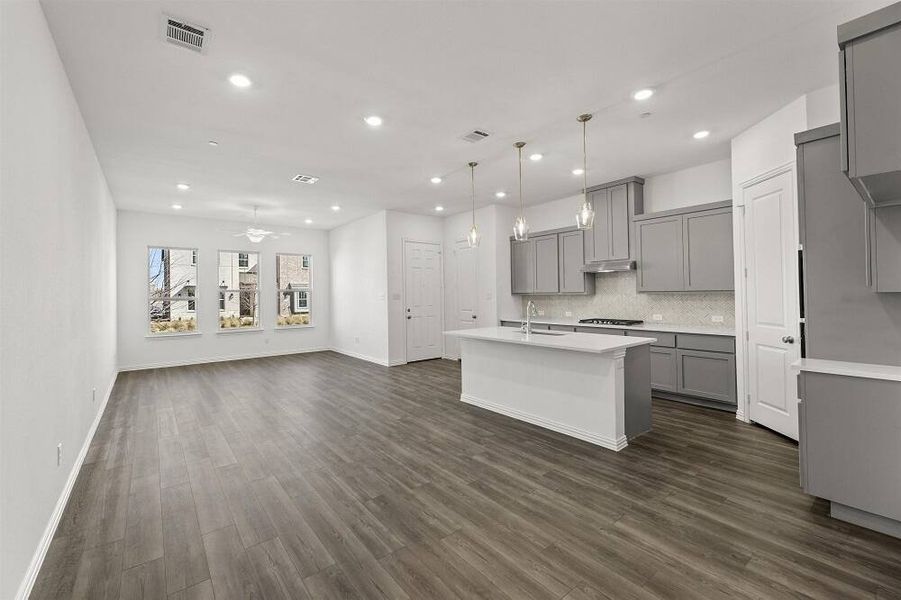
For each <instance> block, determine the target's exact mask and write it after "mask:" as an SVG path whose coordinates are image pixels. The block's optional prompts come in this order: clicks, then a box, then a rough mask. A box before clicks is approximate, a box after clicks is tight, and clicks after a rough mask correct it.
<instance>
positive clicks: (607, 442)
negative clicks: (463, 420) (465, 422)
mask: <svg viewBox="0 0 901 600" xmlns="http://www.w3.org/2000/svg"><path fill="white" fill-rule="evenodd" d="M444 333H445V335H447V336H453V337H456V338H459V340H460V352H461V360H462V374H463V382H462V391H461V394H460V400H462V401H463V402H466V403H468V404H473V405H476V406H480V407H482V408H485V409H488V410H491V411H493V412H497V413H501V414H504V415H507V416H509V417H512V418H514V419H519V420H521V421H526V422H529V423H532V424H534V425H538V426H540V427H545V428H547V429H551V430H553V431H557V432H559V433H563V434H566V435H570V436H572V437H575V438H579V439H581V440H584V441H587V442H591V443H593V444H597V445H598V446H602V447H604V448H608V449H610V450H617V451H618V450H622V449H623V448H625V447H626V446H627V445H628V440H629V439H630V438H634V437H635V436H637V435H640V434H642V433H644V432H646V431H649V430H650V429H651V375H650V354H649V346H650V344H651V343H652V342H654V341H655V340H654V338H644V337H634V336H629V337H626V336H622V335H604V334H596V333H570V332H557V331H533V332H532V333H530V334H526V333H523V332H520V331H519V330H518V329H513V328H510V327H485V328H480V329H463V330H458V331H446V332H444Z"/></svg>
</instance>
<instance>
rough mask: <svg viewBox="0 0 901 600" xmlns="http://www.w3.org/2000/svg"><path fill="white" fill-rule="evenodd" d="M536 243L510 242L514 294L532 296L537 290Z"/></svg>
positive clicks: (530, 241)
mask: <svg viewBox="0 0 901 600" xmlns="http://www.w3.org/2000/svg"><path fill="white" fill-rule="evenodd" d="M533 253H534V243H533V241H532V240H526V241H524V242H517V241H515V240H514V241H511V242H510V275H511V278H512V279H511V290H512V292H513V293H514V294H531V293H532V292H533V291H534V288H535V260H534V254H533Z"/></svg>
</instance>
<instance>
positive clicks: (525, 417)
mask: <svg viewBox="0 0 901 600" xmlns="http://www.w3.org/2000/svg"><path fill="white" fill-rule="evenodd" d="M460 400H461V401H462V402H465V403H466V404H472V405H473V406H478V407H480V408H484V409H486V410H490V411H491V412H496V413H500V414H502V415H505V416H508V417H512V418H514V419H517V420H519V421H525V422H526V423H531V424H532V425H538V426H539V427H544V428H545V429H550V430H551V431H556V432H557V433H562V434H564V435H568V436H571V437H574V438H578V439H580V440H582V441H585V442H589V443H592V444H595V445H597V446H601V447H602V448H607V449H608V450H615V451H617V452H619V451H620V450H622V449H623V448H625V447H626V446H628V445H629V442H628V440H627V439H626V437H625V436H623V437H621V438H620V439H615V438H610V437H607V436H603V435H598V434H597V433H594V432H592V431H586V430H584V429H579V428H578V427H572V426H571V425H567V424H565V423H560V422H558V421H553V420H551V419H545V418H544V417H539V416H537V415H533V414H531V413H525V412H522V411H519V410H516V409H514V408H510V407H508V406H503V405H501V404H495V403H494V402H489V401H488V400H482V399H481V398H476V397H475V396H470V395H468V394H460Z"/></svg>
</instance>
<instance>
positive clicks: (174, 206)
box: [172, 204, 181, 210]
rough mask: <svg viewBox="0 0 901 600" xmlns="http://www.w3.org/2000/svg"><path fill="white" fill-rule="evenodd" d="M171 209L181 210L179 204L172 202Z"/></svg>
mask: <svg viewBox="0 0 901 600" xmlns="http://www.w3.org/2000/svg"><path fill="white" fill-rule="evenodd" d="M172 210H181V204H173V205H172Z"/></svg>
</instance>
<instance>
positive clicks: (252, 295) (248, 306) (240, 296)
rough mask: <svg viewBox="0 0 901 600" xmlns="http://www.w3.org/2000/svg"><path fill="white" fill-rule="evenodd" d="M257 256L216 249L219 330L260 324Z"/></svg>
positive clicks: (255, 254) (256, 254) (249, 327)
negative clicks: (217, 258) (217, 259)
mask: <svg viewBox="0 0 901 600" xmlns="http://www.w3.org/2000/svg"><path fill="white" fill-rule="evenodd" d="M259 271H260V255H259V253H258V252H231V251H227V250H220V251H219V329H220V330H234V329H253V328H257V327H259V326H260V297H259V289H258V283H259V276H260V273H259Z"/></svg>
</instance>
